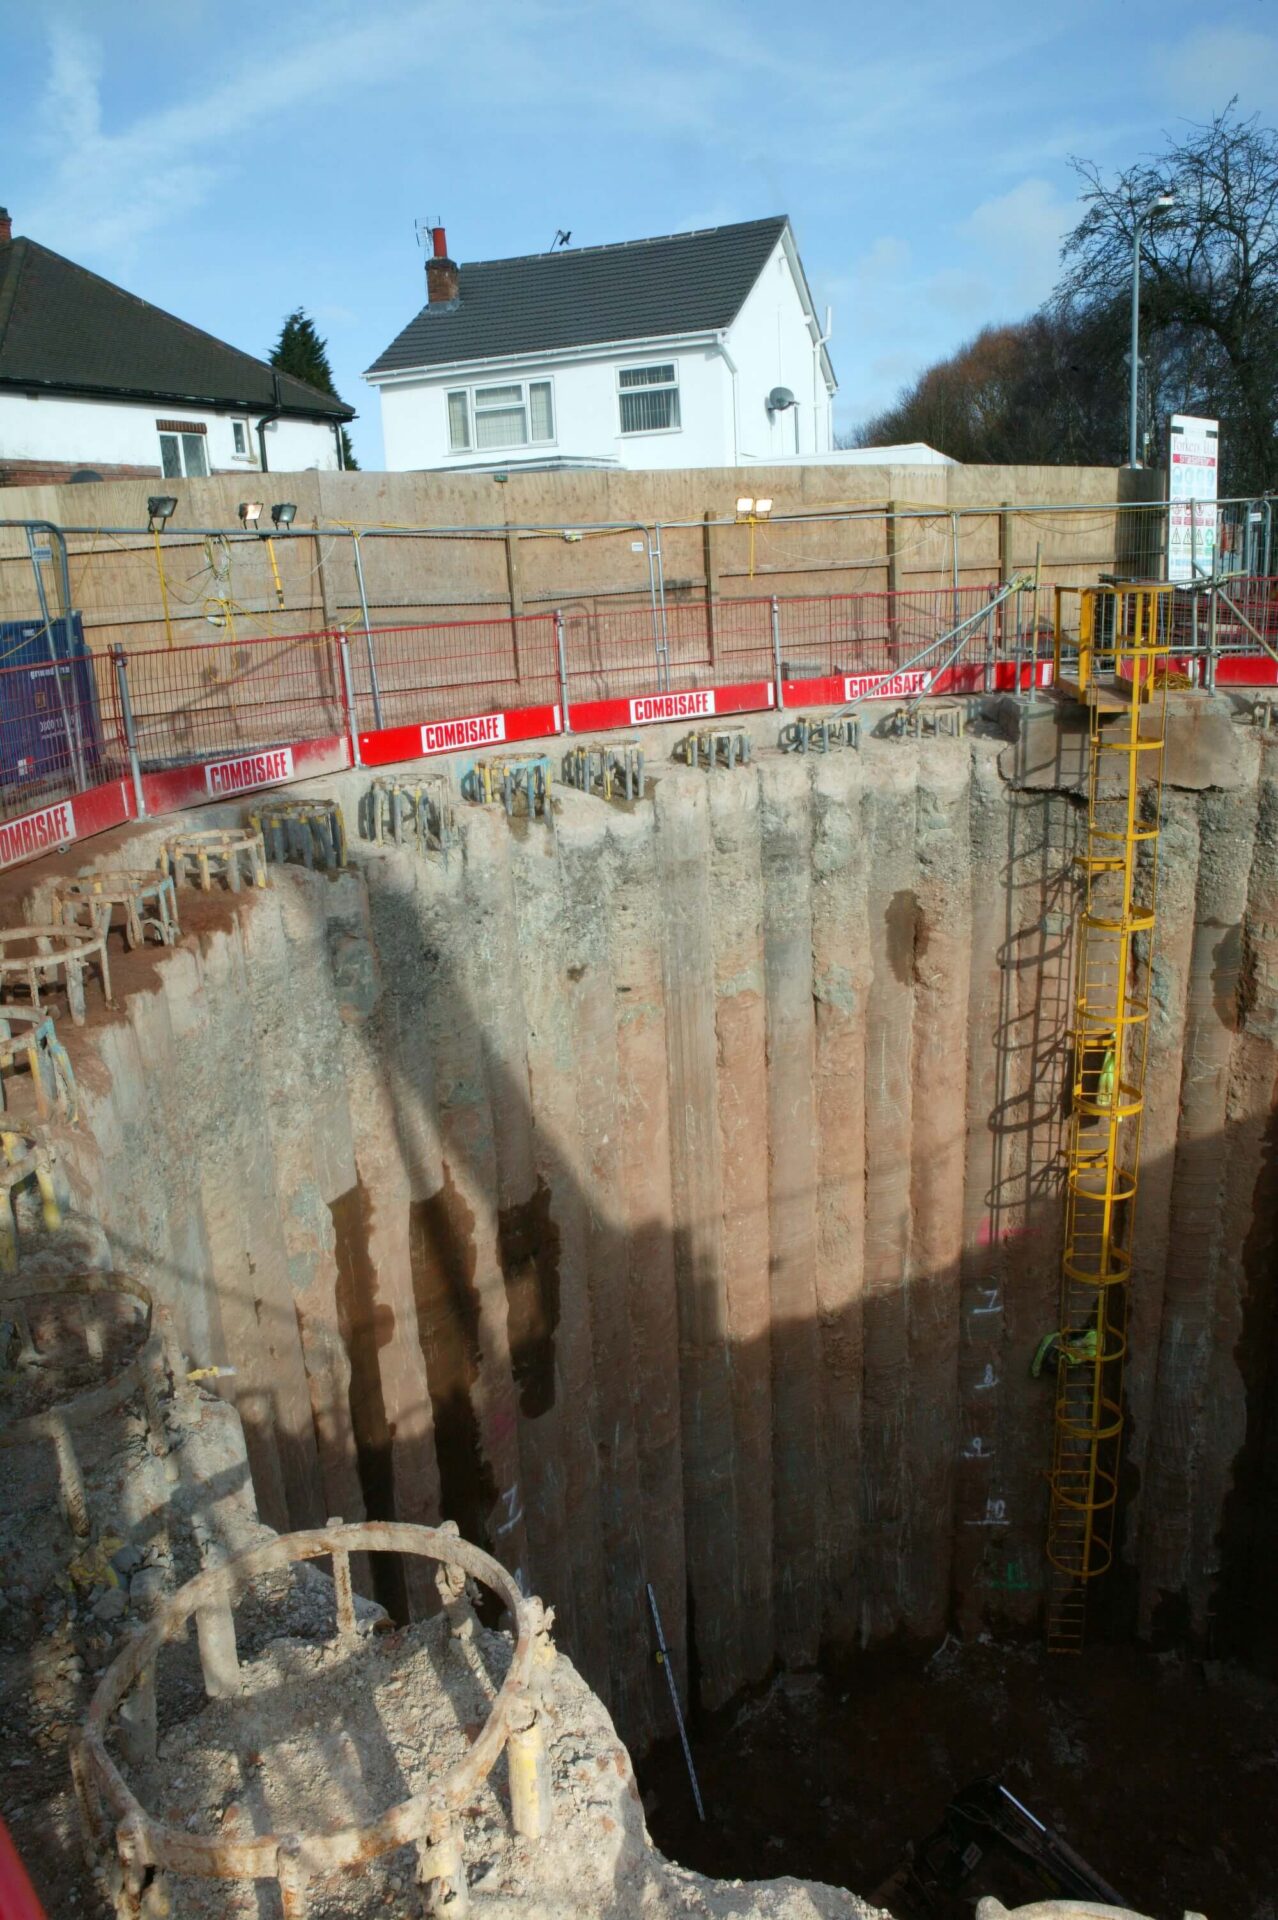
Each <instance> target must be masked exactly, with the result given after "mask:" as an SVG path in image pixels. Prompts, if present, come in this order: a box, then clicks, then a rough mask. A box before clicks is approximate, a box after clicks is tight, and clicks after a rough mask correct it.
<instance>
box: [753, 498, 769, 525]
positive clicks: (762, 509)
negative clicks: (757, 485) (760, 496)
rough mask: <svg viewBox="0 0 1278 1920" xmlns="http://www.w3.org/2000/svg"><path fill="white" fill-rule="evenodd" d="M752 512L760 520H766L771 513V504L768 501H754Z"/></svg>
mask: <svg viewBox="0 0 1278 1920" xmlns="http://www.w3.org/2000/svg"><path fill="white" fill-rule="evenodd" d="M754 510H755V513H756V514H757V515H758V517H759V519H760V520H766V519H767V517H768V515H769V514H770V513H771V511H772V502H771V501H770V500H756V501H755V503H754Z"/></svg>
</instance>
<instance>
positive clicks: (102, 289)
mask: <svg viewBox="0 0 1278 1920" xmlns="http://www.w3.org/2000/svg"><path fill="white" fill-rule="evenodd" d="M273 372H274V370H273V369H272V368H271V367H269V366H268V365H267V363H266V361H265V360H255V359H254V358H253V356H252V354H250V353H241V352H240V350H239V348H238V347H228V346H227V344H226V342H225V341H223V340H215V339H214V338H213V336H212V334H210V333H201V331H200V329H199V328H198V327H192V326H188V325H187V323H186V321H185V320H178V319H175V318H174V316H173V315H172V314H171V313H165V312H164V311H163V309H162V308H160V307H153V306H151V304H150V302H149V301H146V300H139V299H138V298H137V296H136V295H135V294H132V293H126V292H125V291H124V289H123V287H117V286H114V285H113V284H112V282H111V281H110V280H103V279H102V278H101V277H100V275H98V274H96V273H90V272H89V270H88V268H87V267H78V266H76V264H75V263H74V261H71V260H64V259H63V257H62V255H61V254H60V253H53V252H51V251H50V249H49V248H48V247H42V246H41V245H40V244H39V242H38V241H36V240H12V241H10V242H9V243H8V244H7V245H5V246H0V383H4V384H11V385H17V386H29V387H33V388H46V389H48V390H49V391H51V392H59V391H62V392H71V393H85V394H104V395H106V394H119V395H122V396H126V397H135V398H139V399H148V400H166V401H174V402H176V403H178V404H181V403H182V402H186V403H187V404H193V403H196V402H204V403H207V404H208V405H210V406H226V407H243V408H245V409H246V410H253V411H264V410H265V409H267V408H269V407H271V406H273V405H274V401H273V399H272V393H273V388H272V378H273ZM279 381H280V398H281V403H282V407H283V411H284V412H285V413H289V414H303V415H305V416H306V417H307V418H310V419H315V418H323V419H326V420H353V419H354V417H355V414H354V409H353V408H351V407H348V406H346V405H345V403H344V402H343V401H341V400H335V399H334V398H333V397H332V395H331V394H327V393H320V392H319V391H318V389H317V388H315V387H312V386H308V385H307V383H306V381H304V380H297V379H294V377H293V375H292V374H288V373H282V374H280V376H279Z"/></svg>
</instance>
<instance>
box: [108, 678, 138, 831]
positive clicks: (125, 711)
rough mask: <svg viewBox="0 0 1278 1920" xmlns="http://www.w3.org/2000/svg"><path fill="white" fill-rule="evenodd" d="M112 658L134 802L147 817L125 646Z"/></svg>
mask: <svg viewBox="0 0 1278 1920" xmlns="http://www.w3.org/2000/svg"><path fill="white" fill-rule="evenodd" d="M111 660H112V663H113V665H114V667H115V690H116V694H117V696H118V698H119V702H120V718H121V720H122V721H123V723H124V743H125V745H126V747H127V748H128V750H129V772H130V773H131V774H132V776H133V804H134V805H135V806H136V808H137V810H138V819H139V820H145V819H146V796H145V795H144V793H143V792H142V763H141V761H140V760H139V759H138V733H137V728H136V727H135V726H134V724H133V702H132V700H131V699H130V697H129V667H128V659H127V656H126V654H125V651H124V648H123V647H120V646H114V647H112V649H111Z"/></svg>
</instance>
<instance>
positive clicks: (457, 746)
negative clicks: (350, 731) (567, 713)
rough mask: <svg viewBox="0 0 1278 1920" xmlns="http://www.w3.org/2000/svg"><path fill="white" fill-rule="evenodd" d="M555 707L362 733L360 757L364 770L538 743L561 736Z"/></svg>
mask: <svg viewBox="0 0 1278 1920" xmlns="http://www.w3.org/2000/svg"><path fill="white" fill-rule="evenodd" d="M561 718H562V716H561V714H560V711H559V707H558V705H553V706H548V707H516V708H513V709H512V710H511V711H509V712H507V713H472V714H465V715H463V716H462V718H460V719H457V720H423V721H419V722H418V723H417V725H415V726H411V727H384V728H382V729H381V730H380V731H374V732H372V733H361V734H360V736H359V757H360V759H361V760H362V761H363V763H364V765H365V766H366V767H388V766H392V765H393V764H394V763H395V762H396V761H397V760H420V759H422V758H423V757H424V756H425V755H427V754H431V753H462V752H468V751H474V752H483V751H484V750H485V749H486V748H489V747H497V746H502V745H504V744H505V743H506V742H508V741H512V740H541V739H544V738H545V737H546V736H547V735H548V734H556V733H561V732H562V731H563V728H562V725H561Z"/></svg>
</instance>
